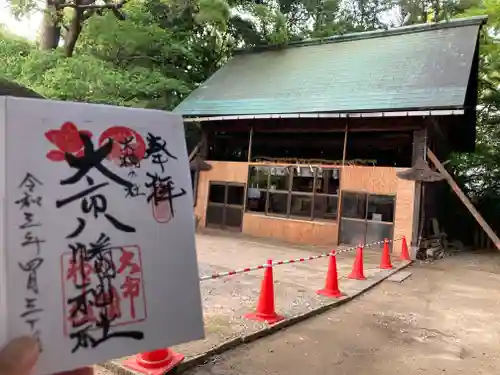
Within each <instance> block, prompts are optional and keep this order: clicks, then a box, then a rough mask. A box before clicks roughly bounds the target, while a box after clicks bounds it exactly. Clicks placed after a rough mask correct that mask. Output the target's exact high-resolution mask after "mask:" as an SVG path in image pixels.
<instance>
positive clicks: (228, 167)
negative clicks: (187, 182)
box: [194, 161, 248, 227]
mask: <svg viewBox="0 0 500 375" xmlns="http://www.w3.org/2000/svg"><path fill="white" fill-rule="evenodd" d="M207 163H208V164H210V165H211V166H212V169H211V170H209V171H204V172H201V173H200V177H199V178H198V199H197V201H196V206H195V208H194V214H195V215H196V216H197V217H198V219H199V222H198V225H199V226H200V227H205V219H206V213H207V202H208V187H209V185H210V181H226V182H241V183H244V184H246V183H247V180H248V163H240V162H230V161H207Z"/></svg>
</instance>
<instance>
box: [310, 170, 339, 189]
mask: <svg viewBox="0 0 500 375" xmlns="http://www.w3.org/2000/svg"><path fill="white" fill-rule="evenodd" d="M316 176H317V177H316V192H317V193H322V194H338V193H339V189H340V170H339V169H337V168H335V169H327V168H318V170H317V172H316Z"/></svg>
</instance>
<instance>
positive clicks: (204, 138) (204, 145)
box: [200, 125, 209, 160]
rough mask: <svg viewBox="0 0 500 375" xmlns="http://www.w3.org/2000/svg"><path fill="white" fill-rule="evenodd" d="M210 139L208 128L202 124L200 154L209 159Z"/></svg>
mask: <svg viewBox="0 0 500 375" xmlns="http://www.w3.org/2000/svg"><path fill="white" fill-rule="evenodd" d="M208 140H209V134H208V130H207V128H206V127H205V126H203V125H201V145H200V156H201V158H202V159H203V160H207V157H208Z"/></svg>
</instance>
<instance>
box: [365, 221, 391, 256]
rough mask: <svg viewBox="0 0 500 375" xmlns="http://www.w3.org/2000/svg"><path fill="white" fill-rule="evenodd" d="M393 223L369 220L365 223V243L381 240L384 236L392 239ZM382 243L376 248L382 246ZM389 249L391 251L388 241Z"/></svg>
mask: <svg viewBox="0 0 500 375" xmlns="http://www.w3.org/2000/svg"><path fill="white" fill-rule="evenodd" d="M393 227H394V225H393V224H392V223H391V224H387V223H383V222H378V223H377V222H375V221H369V222H368V223H367V230H366V243H367V244H369V243H373V242H378V241H383V240H384V239H385V238H387V239H389V240H390V239H392V231H393ZM382 246H383V245H382V244H381V245H379V246H378V248H382ZM389 249H390V250H391V251H392V242H389Z"/></svg>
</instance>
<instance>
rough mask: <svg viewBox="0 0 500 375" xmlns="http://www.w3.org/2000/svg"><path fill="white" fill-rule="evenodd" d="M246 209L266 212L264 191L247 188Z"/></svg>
mask: <svg viewBox="0 0 500 375" xmlns="http://www.w3.org/2000/svg"><path fill="white" fill-rule="evenodd" d="M247 211H254V212H266V191H265V190H259V189H255V188H248V191H247Z"/></svg>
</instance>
